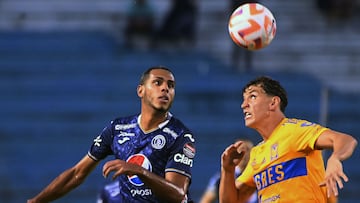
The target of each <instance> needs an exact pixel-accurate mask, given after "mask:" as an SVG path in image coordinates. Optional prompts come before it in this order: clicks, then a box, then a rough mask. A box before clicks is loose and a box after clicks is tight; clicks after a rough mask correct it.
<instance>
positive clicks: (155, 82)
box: [153, 80, 162, 86]
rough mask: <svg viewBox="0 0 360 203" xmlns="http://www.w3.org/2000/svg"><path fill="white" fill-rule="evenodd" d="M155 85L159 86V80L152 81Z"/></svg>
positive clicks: (160, 82)
mask: <svg viewBox="0 0 360 203" xmlns="http://www.w3.org/2000/svg"><path fill="white" fill-rule="evenodd" d="M153 83H154V84H155V85H156V86H160V85H161V84H162V81H161V80H154V82H153Z"/></svg>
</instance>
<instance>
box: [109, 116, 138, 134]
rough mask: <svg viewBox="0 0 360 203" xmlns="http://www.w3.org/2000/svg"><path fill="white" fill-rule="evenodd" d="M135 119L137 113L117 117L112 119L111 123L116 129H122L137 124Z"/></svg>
mask: <svg viewBox="0 0 360 203" xmlns="http://www.w3.org/2000/svg"><path fill="white" fill-rule="evenodd" d="M137 119H138V115H131V116H125V117H117V118H115V119H113V120H111V125H112V126H113V127H114V128H115V129H116V130H122V129H123V130H124V129H128V128H133V127H135V126H136V125H137Z"/></svg>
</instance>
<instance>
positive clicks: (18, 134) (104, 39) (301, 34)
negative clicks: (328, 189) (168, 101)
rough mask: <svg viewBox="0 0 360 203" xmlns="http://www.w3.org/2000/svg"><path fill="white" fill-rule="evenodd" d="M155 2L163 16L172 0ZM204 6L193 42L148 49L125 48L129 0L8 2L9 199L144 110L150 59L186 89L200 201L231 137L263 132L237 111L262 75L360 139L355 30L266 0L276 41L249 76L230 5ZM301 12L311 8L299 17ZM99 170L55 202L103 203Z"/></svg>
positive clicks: (2, 192)
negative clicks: (237, 54) (115, 121)
mask: <svg viewBox="0 0 360 203" xmlns="http://www.w3.org/2000/svg"><path fill="white" fill-rule="evenodd" d="M154 4H156V6H157V7H158V8H159V11H160V12H162V11H165V10H166V7H167V5H168V1H165V0H157V1H154ZM199 5H200V16H201V17H200V18H199V22H198V23H199V30H198V44H197V47H196V48H195V49H186V48H185V49H173V50H168V49H167V50H161V49H160V50H153V51H151V52H148V51H142V50H138V51H136V50H132V51H129V50H124V49H122V48H121V47H119V46H118V41H116V39H115V37H114V35H113V29H114V28H113V26H114V22H113V20H114V19H115V20H116V21H117V22H116V23H118V24H117V25H119V24H120V26H121V23H122V21H121V18H122V13H123V12H124V10H125V9H126V7H127V3H126V2H125V1H115V0H104V1H96V0H91V1H90V3H89V0H72V1H69V0H63V1H57V2H50V1H45V0H27V1H25V0H3V1H1V2H0V29H1V32H0V93H1V99H0V106H1V110H0V115H1V122H0V141H1V142H0V152H1V156H0V182H1V183H2V184H1V186H0V202H6V203H15V202H25V201H26V198H28V197H30V196H32V195H33V194H35V193H36V192H38V191H39V190H40V189H41V188H42V187H44V186H45V185H46V184H47V183H48V182H49V181H50V180H51V179H52V178H54V177H55V176H56V175H57V174H58V173H59V172H61V171H63V170H64V169H66V168H68V167H70V166H71V165H72V164H74V163H76V161H78V160H79V159H80V158H81V157H82V156H84V155H85V153H86V152H87V150H88V147H89V146H90V144H91V141H92V139H93V137H95V136H96V135H97V133H99V132H100V130H101V129H102V128H103V127H104V126H105V125H106V124H107V122H108V121H109V120H110V119H112V118H114V117H117V116H122V115H128V114H133V113H136V112H138V111H139V103H138V98H137V96H136V91H135V90H136V85H137V82H138V79H139V78H138V77H139V75H140V74H141V72H142V71H143V70H144V69H146V68H148V67H149V66H152V65H159V64H160V65H166V66H169V67H171V68H172V69H173V70H174V72H175V76H176V79H177V95H176V101H175V103H174V105H173V110H172V112H173V113H174V114H175V115H176V116H178V117H179V118H181V119H182V120H183V121H184V122H185V123H186V124H187V125H188V126H189V127H190V128H191V129H192V130H193V131H194V133H195V135H196V136H197V140H198V141H197V142H198V144H197V158H196V161H195V166H194V179H193V183H192V188H191V190H192V193H193V196H194V197H195V200H196V199H197V198H199V196H200V194H201V193H202V191H203V190H204V189H205V186H206V184H207V181H208V178H209V177H210V176H211V175H212V174H213V173H214V172H215V171H216V170H218V168H219V164H220V154H221V152H222V150H223V149H224V148H225V147H226V146H227V145H228V144H229V143H231V142H232V141H234V140H235V139H236V138H237V137H239V136H245V137H248V138H249V139H252V140H253V141H254V142H257V141H258V140H259V139H260V138H259V136H258V135H257V134H256V133H255V132H254V131H252V130H249V129H246V128H245V127H244V126H243V124H242V123H243V122H242V113H241V109H240V102H241V96H242V95H241V88H242V86H243V85H244V84H245V83H246V82H247V81H248V80H250V79H252V78H254V77H255V76H257V75H260V74H265V75H270V76H272V77H274V78H276V79H278V80H280V81H281V82H282V83H283V85H284V86H285V88H286V89H287V91H288V95H289V100H290V102H289V106H288V110H287V115H288V116H289V117H301V118H305V119H308V120H311V121H315V122H317V121H318V122H324V123H325V124H326V125H327V126H329V127H331V128H333V129H336V130H341V131H344V132H347V133H350V134H353V135H355V136H357V137H358V138H359V136H358V135H357V133H358V132H360V125H358V123H359V118H360V111H359V110H358V108H357V105H358V104H359V103H360V94H359V92H360V91H359V87H360V86H359V85H358V81H360V80H359V75H360V74H359V73H360V71H359V70H360V69H359V66H358V64H359V63H358V62H359V61H358V60H359V59H358V55H359V52H360V50H359V49H358V45H359V43H360V40H359V39H358V37H357V36H356V34H357V33H356V32H353V31H352V30H351V29H350V30H345V31H344V33H341V34H342V36H341V37H342V38H346V39H347V40H348V39H350V40H351V43H344V42H342V41H339V40H337V39H338V37H339V35H340V34H339V33H338V32H334V30H331V29H330V28H326V27H324V26H325V25H324V23H323V20H322V19H321V17H320V16H318V15H319V14H317V12H316V10H315V8H313V6H314V5H313V2H312V1H310V0H304V1H296V2H284V1H278V0H277V1H271V2H268V7H269V8H270V9H272V10H273V12H274V15H275V16H276V17H277V21H278V34H277V38H276V39H275V40H274V42H273V44H272V45H271V46H269V47H268V48H266V49H264V50H261V51H259V52H256V53H255V57H254V58H255V61H254V67H255V69H254V71H253V72H252V73H241V72H240V73H239V72H236V71H235V70H234V68H233V67H231V65H229V63H228V60H229V59H228V56H229V55H230V53H229V51H230V50H231V49H230V46H231V41H229V40H230V38H229V37H228V34H227V27H226V26H227V25H226V19H227V15H228V14H227V13H226V12H225V11H227V2H226V1H211V2H206V1H204V0H203V1H199ZM302 9H306V10H307V11H309V12H307V14H306V15H302V14H303V13H302V11H301V10H302ZM288 16H293V17H288ZM309 16H313V18H314V20H313V19H311V20H309V18H310V17H309ZM159 18H161V16H160V17H159ZM119 19H120V20H119ZM304 19H305V20H304ZM310 22H311V23H310ZM221 26H224V28H223V29H222V28H221ZM219 27H220V28H219ZM328 29H329V30H328ZM203 33H206V34H203ZM325 34H326V35H325ZM344 35H345V37H344ZM120 39H121V38H120ZM139 59H141V60H139ZM350 84H351V85H350ZM114 90H116V91H115V92H114ZM324 90H325V91H327V93H328V100H327V102H328V109H326V110H327V116H326V119H325V120H323V119H322V118H321V114H322V113H323V112H321V109H322V107H323V106H322V105H324V103H321V102H322V101H323V100H322V97H321V96H322V93H323V91H324ZM359 158H360V157H359V150H357V151H356V152H355V154H354V156H353V157H352V158H351V159H350V160H348V161H346V162H345V170H346V172H348V173H349V174H348V176H349V178H350V181H349V183H347V184H345V188H344V189H343V190H342V192H341V193H340V200H341V201H340V203H352V202H356V201H357V200H358V199H359V198H360V196H359V194H358V193H357V190H358V187H359V185H360V176H359V173H358V171H359V170H358V169H360V168H359V165H358V164H357V163H356V161H357V160H359ZM101 166H102V164H100V166H99V167H98V168H97V169H96V170H95V171H94V173H93V174H92V175H91V176H90V177H89V178H88V180H87V181H86V182H85V183H84V184H83V185H82V186H80V187H79V188H78V189H76V191H74V192H72V193H70V194H69V195H68V196H66V197H65V198H63V199H61V200H58V201H56V202H77V203H82V202H84V203H85V202H95V197H96V193H97V191H98V190H99V188H100V187H101V186H102V183H104V182H105V181H106V180H104V179H103V178H102V176H101Z"/></svg>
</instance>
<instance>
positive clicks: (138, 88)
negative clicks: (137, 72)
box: [137, 85, 144, 98]
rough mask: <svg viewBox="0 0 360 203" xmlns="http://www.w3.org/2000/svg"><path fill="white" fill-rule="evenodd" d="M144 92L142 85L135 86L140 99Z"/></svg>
mask: <svg viewBox="0 0 360 203" xmlns="http://www.w3.org/2000/svg"><path fill="white" fill-rule="evenodd" d="M143 92H144V85H138V86H137V95H138V96H139V97H140V98H141V97H143V94H144V93H143Z"/></svg>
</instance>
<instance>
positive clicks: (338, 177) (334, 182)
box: [320, 156, 349, 197]
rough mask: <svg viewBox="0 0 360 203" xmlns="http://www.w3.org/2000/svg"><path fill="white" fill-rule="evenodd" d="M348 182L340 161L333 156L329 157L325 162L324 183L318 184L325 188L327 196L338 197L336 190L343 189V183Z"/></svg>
mask: <svg viewBox="0 0 360 203" xmlns="http://www.w3.org/2000/svg"><path fill="white" fill-rule="evenodd" d="M348 180H349V179H348V177H347V176H346V175H345V173H344V171H343V166H342V163H341V161H340V160H339V159H338V158H336V157H335V156H330V157H329V159H328V161H327V166H326V171H325V181H324V182H322V183H321V184H320V186H326V188H327V196H328V197H330V196H332V195H334V196H338V194H339V191H338V188H340V189H342V188H343V187H344V185H343V181H345V182H347V181H348Z"/></svg>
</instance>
